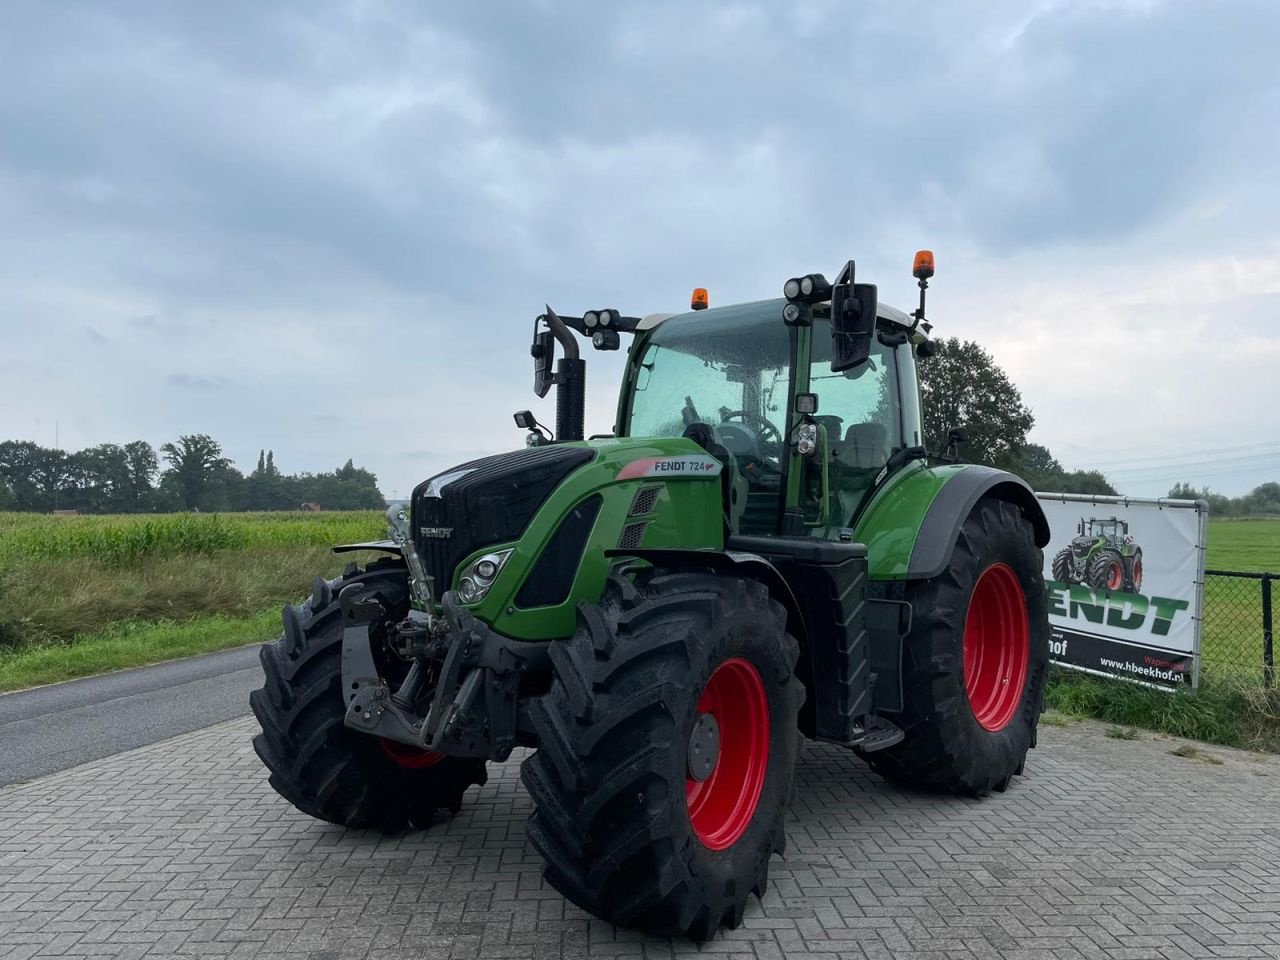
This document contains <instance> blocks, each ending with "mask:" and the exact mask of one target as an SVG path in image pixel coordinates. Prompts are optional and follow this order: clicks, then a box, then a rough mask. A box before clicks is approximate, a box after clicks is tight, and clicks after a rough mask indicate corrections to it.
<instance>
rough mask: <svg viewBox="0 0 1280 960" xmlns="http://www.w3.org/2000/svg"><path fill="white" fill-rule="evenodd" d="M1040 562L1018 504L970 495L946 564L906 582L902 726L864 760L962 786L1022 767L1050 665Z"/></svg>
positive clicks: (1001, 779) (930, 785)
mask: <svg viewBox="0 0 1280 960" xmlns="http://www.w3.org/2000/svg"><path fill="white" fill-rule="evenodd" d="M1043 563H1044V561H1043V559H1042V555H1041V553H1040V550H1039V549H1038V548H1037V547H1036V545H1035V540H1034V538H1033V534H1032V528H1031V524H1030V523H1029V522H1028V521H1027V519H1026V518H1025V517H1024V516H1023V515H1022V513H1021V511H1020V510H1019V509H1018V508H1017V507H1015V506H1014V505H1012V504H1010V503H1006V502H1004V501H1001V500H992V499H987V500H982V501H979V503H978V505H977V506H976V507H975V508H974V510H973V512H972V513H971V514H970V515H969V518H968V519H967V520H966V521H965V523H964V526H963V527H961V529H960V535H959V537H958V539H957V542H956V546H955V549H954V551H953V552H952V555H951V560H950V562H949V564H948V566H947V569H946V570H945V571H943V573H941V574H940V575H939V576H937V577H935V578H934V579H932V580H925V581H921V582H919V583H916V584H913V585H912V586H911V587H909V589H908V593H907V599H908V600H909V601H910V603H911V608H912V626H911V632H910V634H909V635H908V636H907V638H906V640H905V642H904V645H903V654H902V671H903V697H904V709H903V711H902V712H901V713H900V714H898V716H897V721H898V725H899V726H900V727H901V728H902V730H903V732H904V733H905V734H906V736H905V738H904V739H903V741H902V742H901V743H899V744H896V745H895V746H892V747H889V748H888V749H885V750H878V751H875V752H874V753H868V754H865V755H864V756H865V759H866V760H867V762H868V763H869V764H870V765H871V768H872V769H873V770H875V771H876V772H877V773H879V774H880V775H881V776H883V777H885V778H886V779H888V780H892V781H894V782H896V783H901V784H904V785H908V786H916V787H924V788H927V789H934V790H947V791H954V792H957V793H963V794H969V795H972V796H985V795H986V794H988V793H990V792H991V791H992V790H1000V791H1003V790H1005V789H1006V788H1007V787H1008V785H1009V781H1010V779H1011V778H1012V777H1013V776H1014V775H1015V774H1020V773H1022V770H1023V765H1024V763H1025V761H1026V755H1027V750H1028V749H1030V748H1031V747H1033V746H1035V741H1036V726H1037V724H1038V722H1039V719H1040V713H1041V710H1042V709H1043V703H1044V685H1045V680H1046V677H1047V674H1048V665H1049V620H1048V608H1047V605H1046V604H1047V601H1046V596H1045V587H1044V577H1043V574H1042V572H1041V571H1042V570H1043ZM889 717H890V719H893V715H892V714H890V715H889Z"/></svg>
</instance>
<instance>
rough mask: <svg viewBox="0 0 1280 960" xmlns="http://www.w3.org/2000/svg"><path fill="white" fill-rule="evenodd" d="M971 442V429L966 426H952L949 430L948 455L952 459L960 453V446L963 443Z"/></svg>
mask: <svg viewBox="0 0 1280 960" xmlns="http://www.w3.org/2000/svg"><path fill="white" fill-rule="evenodd" d="M968 442H969V431H968V430H966V429H965V428H964V427H952V428H951V429H950V430H948V431H947V450H946V456H948V457H950V458H951V459H952V460H954V459H956V458H957V457H958V456H959V455H960V451H959V447H960V444H962V443H968Z"/></svg>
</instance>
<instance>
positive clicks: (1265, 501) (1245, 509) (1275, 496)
mask: <svg viewBox="0 0 1280 960" xmlns="http://www.w3.org/2000/svg"><path fill="white" fill-rule="evenodd" d="M1169 496H1170V498H1171V499H1175V500H1207V501H1209V515H1210V516H1212V517H1259V516H1278V515H1280V483H1260V484H1258V485H1257V486H1256V487H1254V488H1253V489H1252V490H1250V491H1249V492H1248V493H1246V494H1245V495H1244V496H1243V497H1228V496H1226V495H1225V494H1221V493H1215V492H1214V491H1212V490H1210V489H1209V488H1208V487H1200V488H1196V487H1193V486H1192V485H1191V484H1189V483H1175V484H1174V485H1173V486H1172V487H1170V488H1169Z"/></svg>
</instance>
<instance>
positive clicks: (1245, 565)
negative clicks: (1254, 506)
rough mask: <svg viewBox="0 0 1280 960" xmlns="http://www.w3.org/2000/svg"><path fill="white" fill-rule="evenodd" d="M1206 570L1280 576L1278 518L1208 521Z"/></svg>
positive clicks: (1279, 524)
mask: <svg viewBox="0 0 1280 960" xmlns="http://www.w3.org/2000/svg"><path fill="white" fill-rule="evenodd" d="M1205 566H1206V567H1208V568H1209V569H1210V570H1244V571H1250V572H1253V573H1261V572H1263V571H1267V572H1270V573H1280V517H1259V518H1257V519H1251V520H1210V521H1209V554H1208V557H1207V558H1206V561H1205Z"/></svg>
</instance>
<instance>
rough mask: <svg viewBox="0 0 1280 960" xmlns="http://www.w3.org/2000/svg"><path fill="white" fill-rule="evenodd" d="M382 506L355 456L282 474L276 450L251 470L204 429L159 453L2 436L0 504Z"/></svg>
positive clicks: (143, 447) (139, 444)
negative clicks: (324, 467)
mask: <svg viewBox="0 0 1280 960" xmlns="http://www.w3.org/2000/svg"><path fill="white" fill-rule="evenodd" d="M303 504H318V505H319V506H320V507H322V508H323V509H325V510H366V509H382V508H383V507H384V506H385V501H384V499H383V496H382V494H381V493H380V492H379V490H378V478H377V477H376V476H374V474H372V473H371V472H370V471H368V470H365V469H363V468H361V467H357V466H355V465H354V464H353V463H352V462H351V460H347V462H346V463H345V464H343V465H342V466H341V467H338V468H337V469H336V470H333V471H331V472H327V473H297V474H284V473H282V472H281V471H280V469H279V468H278V467H277V466H276V465H275V457H274V455H273V453H272V451H270V450H262V451H260V452H259V454H258V463H257V466H256V467H255V468H254V470H253V471H252V472H251V473H249V474H247V475H246V474H243V473H241V472H240V471H239V470H238V469H236V466H235V464H234V463H233V462H232V461H231V460H230V458H228V457H226V456H225V455H224V454H223V450H222V445H221V444H219V443H218V441H216V440H214V439H213V438H212V437H211V436H209V435H208V434H205V433H194V434H186V435H183V436H181V437H179V438H178V439H177V440H176V441H174V442H173V443H165V444H162V445H161V446H160V449H159V451H157V450H155V449H154V448H153V447H152V446H151V444H149V443H147V442H146V441H145V440H135V441H133V442H132V443H126V444H124V445H123V446H121V445H119V444H114V443H101V444H98V445H97V446H95V447H86V448H85V449H83V450H78V451H75V452H69V451H65V450H54V449H50V448H48V447H42V446H40V445H39V444H36V443H31V442H30V441H27V440H6V441H3V442H0V510H19V511H32V512H38V513H48V512H50V511H52V510H76V511H79V512H81V513H168V512H174V511H178V510H200V511H204V512H212V511H229V510H297V509H299V507H301V506H302V505H303Z"/></svg>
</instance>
